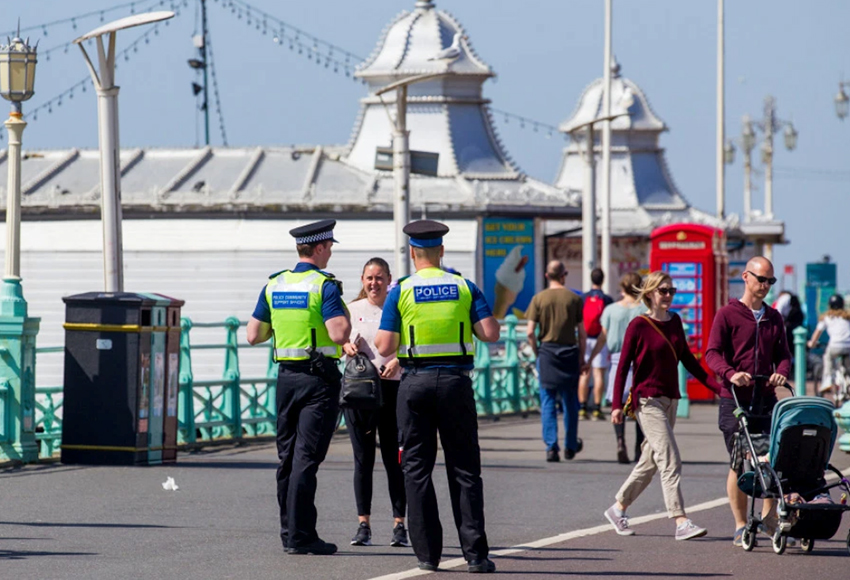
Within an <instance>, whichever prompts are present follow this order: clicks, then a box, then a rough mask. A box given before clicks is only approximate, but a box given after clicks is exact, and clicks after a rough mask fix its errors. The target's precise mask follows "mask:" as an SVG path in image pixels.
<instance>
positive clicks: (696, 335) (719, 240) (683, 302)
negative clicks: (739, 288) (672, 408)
mask: <svg viewBox="0 0 850 580" xmlns="http://www.w3.org/2000/svg"><path fill="white" fill-rule="evenodd" d="M649 264H650V268H651V269H652V270H653V271H655V270H661V271H663V272H667V273H668V274H669V275H670V277H671V278H672V279H673V285H674V286H675V287H676V295H675V296H674V297H673V305H672V306H671V308H670V310H671V311H673V312H676V313H677V314H678V315H679V316H680V317H681V318H682V322H684V323H686V324H687V325H688V328H687V334H688V343H689V344H690V347H691V352H693V353H694V356H696V358H697V360H699V361H700V362H701V363H702V365H703V366H704V367H705V368H706V369H708V367H707V366H706V364H705V349H706V347H707V345H708V335H709V333H710V332H711V323H712V322H713V321H714V315H715V314H716V313H717V310H718V309H719V308H720V307H721V306H722V305H723V304H725V303H726V302H727V300H728V289H729V285H728V282H727V278H726V276H727V265H728V257H727V254H726V234H725V233H724V231H723V230H720V229H718V228H713V227H710V226H704V225H699V224H672V225H669V226H663V227H660V228H657V229H656V230H654V231H653V232H652V234H650V250H649ZM709 372H711V371H709ZM688 397H690V398H691V399H692V400H711V399H712V398H713V397H714V395H713V394H712V392H711V391H710V390H708V389H707V388H706V387H704V386H702V385H701V384H700V383H699V382H698V381H696V380H694V379H693V378H691V379H690V380H689V381H688Z"/></svg>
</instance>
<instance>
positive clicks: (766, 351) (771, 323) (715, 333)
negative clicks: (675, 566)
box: [705, 256, 791, 546]
mask: <svg viewBox="0 0 850 580" xmlns="http://www.w3.org/2000/svg"><path fill="white" fill-rule="evenodd" d="M741 277H742V278H743V280H744V295H743V296H742V297H741V298H740V299H732V300H730V301H729V303H728V304H727V305H726V306H723V307H722V308H720V309H719V310H718V311H717V314H716V315H715V316H714V322H713V323H712V325H711V333H710V335H709V337H708V346H707V347H706V352H705V361H706V363H708V367H709V368H710V369H711V370H712V371H713V372H714V373H715V374H716V375H717V377H718V378H719V379H721V380H722V390H721V392H720V404H719V406H718V415H717V423H718V426H719V428H720V431H721V432H722V433H723V439H724V441H725V443H726V451H728V452H729V456H730V468H729V473H728V475H727V477H726V494H727V495H728V497H729V506H730V507H731V509H732V516H733V517H734V518H735V533H734V535H733V536H732V543H733V545H735V546H740V545H741V543H742V539H743V534H744V527H745V526H746V524H747V496H746V494H744V492H742V491H741V490H740V489H738V475H739V473H738V472H739V471H740V470H741V469H742V464H743V455H744V454H743V453H741V452H736V443H737V440H738V429H739V426H738V420H737V418H736V417H735V415H734V411H735V400H734V398H733V395H732V389H735V394H736V395H737V396H738V401H739V402H740V404H741V406H742V407H744V408H745V409H749V410H750V412H751V413H753V414H755V415H764V416H766V415H769V414H770V413H771V412H772V411H773V406H774V405H775V404H776V393H775V388H776V387H779V386H783V385H785V384H786V382H787V380H788V373H789V372H790V371H791V354H790V353H789V351H788V344H787V343H786V338H785V325H784V322H783V320H782V315H781V314H780V313H779V312H778V311H776V310H774V309H773V308H771V307H770V306H768V305H767V304H765V302H764V300H765V298H766V297H767V295H768V293H769V292H770V287H771V286H773V285H774V284H776V278H775V277H774V275H773V264H771V263H770V260H768V259H767V258H764V257H762V256H758V257H755V258H752V259H751V260H750V261H749V262H747V266H746V268H745V270H744V272H743V273H742V274H741ZM757 376H769V377H770V378H769V379H768V381H767V384H766V385H763V386H761V388H759V389H758V390H757V389H756V387H757V385H756V381H755V380H754V378H755V377H757ZM748 428H749V431H750V433H751V434H757V433H762V434H768V433H770V420H769V419H759V418H753V419H749V420H748ZM731 460H734V462H732V461H731ZM775 504H776V502H775V500H772V499H766V500H764V503H763V504H762V519H763V524H764V525H763V528H764V530H765V531H766V533H768V534H769V535H770V536H773V532H774V528H775V527H776V516H775V514H774V513H773V512H774V507H775Z"/></svg>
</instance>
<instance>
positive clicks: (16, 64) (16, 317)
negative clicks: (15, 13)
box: [0, 29, 40, 463]
mask: <svg viewBox="0 0 850 580" xmlns="http://www.w3.org/2000/svg"><path fill="white" fill-rule="evenodd" d="M35 65H36V47H32V46H30V45H29V39H27V40H26V41H24V40H21V39H20V29H19V32H18V35H17V36H15V38H14V39H11V40H9V41H8V44H7V45H5V46H0V96H2V97H3V98H4V99H6V100H8V101H11V102H12V112H11V114H10V115H9V118H8V119H7V120H6V123H5V125H6V128H7V129H8V130H9V154H8V160H9V181H8V187H7V189H6V269H5V275H4V277H3V287H2V290H0V343H2V345H3V356H2V357H0V380H2V382H3V383H5V384H6V388H7V394H6V395H5V410H4V417H5V419H4V420H5V425H4V430H3V434H4V438H3V439H4V441H3V442H0V461H15V462H24V463H28V462H31V461H35V460H37V459H38V445H37V444H36V441H35V337H36V335H37V334H38V326H39V322H40V321H39V319H38V318H30V317H28V316H27V302H26V300H24V294H23V290H22V288H21V267H20V264H21V137H22V135H23V132H24V128H25V127H26V126H27V124H26V122H25V121H24V120H23V115H22V113H21V103H22V102H24V101H26V100H27V99H29V98H30V97H32V96H33V94H34V93H35V90H34V86H35Z"/></svg>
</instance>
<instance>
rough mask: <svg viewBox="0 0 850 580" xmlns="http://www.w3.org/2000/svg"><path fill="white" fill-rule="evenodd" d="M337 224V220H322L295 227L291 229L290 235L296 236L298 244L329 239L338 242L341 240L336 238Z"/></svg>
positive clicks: (314, 242)
mask: <svg viewBox="0 0 850 580" xmlns="http://www.w3.org/2000/svg"><path fill="white" fill-rule="evenodd" d="M335 225H336V220H320V221H317V222H313V223H311V224H307V225H305V226H298V227H297V228H293V229H291V230H289V235H290V236H292V237H293V238H295V243H296V244H298V245H301V244H316V243H318V242H324V241H328V240H330V241H332V242H334V243H336V244H338V243H339V242H338V241H336V240H335V239H334V226H335Z"/></svg>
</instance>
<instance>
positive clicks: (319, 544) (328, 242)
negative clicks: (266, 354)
mask: <svg viewBox="0 0 850 580" xmlns="http://www.w3.org/2000/svg"><path fill="white" fill-rule="evenodd" d="M335 225H336V222H335V221H334V220H322V221H319V222H316V223H312V224H308V225H305V226H301V227H298V228H295V229H293V230H290V232H289V233H290V235H292V237H294V238H295V244H296V249H297V251H298V258H299V261H298V264H297V265H296V266H295V268H293V269H292V270H283V271H282V272H278V273H277V274H272V275H271V276H270V277H269V282H268V284H266V286H265V288H263V291H262V292H261V293H260V297H259V300H258V301H257V306H256V308H255V310H254V314H253V315H252V317H251V320H250V321H249V322H248V342H249V343H251V344H257V343H260V342H264V341H266V340H268V339H269V338H271V339H272V340H273V342H274V357H275V361H277V362H278V363H279V371H278V378H277V454H278V458H279V460H280V464H279V465H278V468H277V501H278V505H279V506H280V539H281V541H282V542H283V547H284V551H286V552H287V553H289V554H319V555H328V554H333V553H334V552H336V546H335V545H334V544H331V543H328V542H325V541H323V540H321V539H320V538H319V535H318V534H317V533H316V506H315V505H314V500H315V496H316V472H317V471H318V469H319V464H320V463H321V462H322V461H323V460H324V459H325V454H326V453H327V451H328V446H329V445H330V442H331V437H332V436H333V431H334V427H335V425H336V420H337V414H338V412H339V390H340V374H339V371H338V370H337V367H336V361H337V360H338V359H339V357H340V356H341V354H342V347H341V345H342V344H345V342H346V341H347V340H348V335H349V333H350V332H351V321H350V320H349V317H348V311H347V310H346V307H345V304H344V303H343V302H342V287H341V285H340V284H339V283H338V282H337V281H336V280H335V279H334V277H333V276H332V275H331V274H328V273H327V272H324V271H323V270H324V268H325V267H327V265H328V260H329V259H330V257H331V247H332V246H333V244H334V242H336V240H335V239H334V237H333V228H334V226H335Z"/></svg>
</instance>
